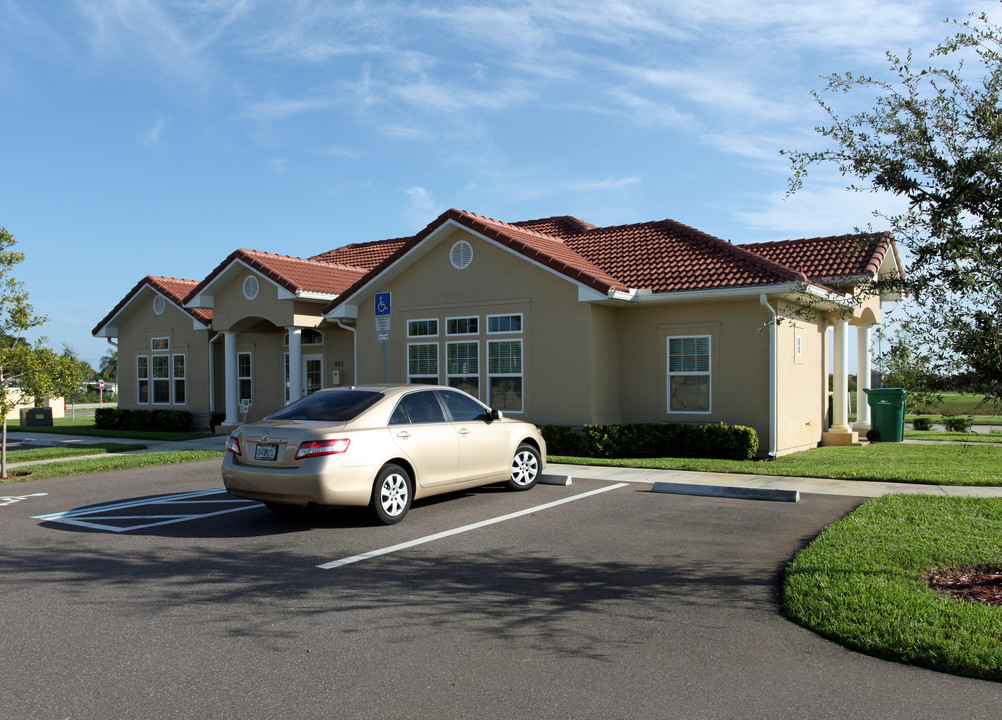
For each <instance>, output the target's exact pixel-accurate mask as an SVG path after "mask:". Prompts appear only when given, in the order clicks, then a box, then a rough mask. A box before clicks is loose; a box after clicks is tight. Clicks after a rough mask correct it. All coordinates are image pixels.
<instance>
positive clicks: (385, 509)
mask: <svg viewBox="0 0 1002 720" xmlns="http://www.w3.org/2000/svg"><path fill="white" fill-rule="evenodd" d="M413 497H414V484H413V482H411V476H410V475H409V474H408V473H407V471H406V470H404V469H403V468H402V467H400V466H399V465H384V466H383V469H382V470H380V471H379V474H378V475H377V476H376V481H375V482H374V483H373V484H372V500H371V502H370V505H369V507H370V509H371V510H372V514H373V516H374V517H375V518H376V520H378V521H379V522H380V523H382V524H383V525H393V524H395V523H398V522H400V521H401V520H403V519H404V515H406V514H407V511H408V510H410V507H411V500H412V499H413Z"/></svg>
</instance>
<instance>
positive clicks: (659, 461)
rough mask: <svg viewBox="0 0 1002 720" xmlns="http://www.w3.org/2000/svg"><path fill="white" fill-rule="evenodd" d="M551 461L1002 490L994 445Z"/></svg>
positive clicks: (1001, 456)
mask: <svg viewBox="0 0 1002 720" xmlns="http://www.w3.org/2000/svg"><path fill="white" fill-rule="evenodd" d="M549 461H550V462H554V463H567V464H571V465H604V466H612V467H636V468H647V469H662V470H694V471H701V472H722V473H742V474H748V475H781V476H784V477H817V478H835V479H839V480H877V481H885V482H910V483H920V484H927V485H992V486H996V485H997V486H1002V447H999V446H995V445H984V444H980V445H959V444H950V443H944V444H935V445H913V444H910V443H874V444H872V445H863V446H861V447H824V448H817V449H815V450H807V451H805V452H801V453H795V454H793V455H786V456H783V457H781V458H778V459H776V460H773V461H770V462H753V461H748V460H746V461H740V460H702V459H687V458H650V459H647V458H645V459H629V458H627V459H615V460H600V459H596V458H575V457H566V456H559V455H555V456H551V457H550V458H549Z"/></svg>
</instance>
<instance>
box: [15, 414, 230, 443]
mask: <svg viewBox="0 0 1002 720" xmlns="http://www.w3.org/2000/svg"><path fill="white" fill-rule="evenodd" d="M7 431H8V432H27V433H55V434H64V435H89V436H91V437H110V438H127V439H132V440H167V441H170V442H181V441H183V440H198V439H200V438H207V437H214V435H213V434H212V433H205V432H169V433H168V432H147V431H144V430H99V429H97V428H96V427H94V417H93V416H90V417H78V418H68V417H65V418H55V419H53V421H52V425H51V426H50V425H42V426H37V425H19V424H17V423H10V422H8V423H7Z"/></svg>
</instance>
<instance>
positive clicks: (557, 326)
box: [356, 229, 618, 423]
mask: <svg viewBox="0 0 1002 720" xmlns="http://www.w3.org/2000/svg"><path fill="white" fill-rule="evenodd" d="M459 239H465V240H467V241H468V242H470V244H471V246H472V247H473V260H472V262H471V264H470V266H469V267H467V268H465V269H463V270H458V269H456V268H455V267H453V266H452V264H451V262H450V259H449V253H450V250H451V248H452V245H453V244H454V243H455V242H456V241H457V240H459ZM376 292H390V293H391V294H392V313H391V315H390V323H391V326H390V327H391V329H390V332H389V339H388V340H387V341H386V380H387V381H388V382H406V380H407V377H408V376H407V352H408V350H407V346H408V344H409V342H428V343H437V344H438V358H439V363H438V365H439V382H442V383H445V382H446V380H447V377H446V372H445V369H446V349H445V347H446V343H448V342H451V341H463V340H468V341H472V340H476V341H477V342H478V343H479V347H480V357H479V359H480V363H479V364H480V370H479V374H480V399H481V400H483V401H484V402H489V399H488V394H487V393H488V373H487V343H488V342H490V341H492V340H505V339H519V340H521V341H522V358H523V407H522V408H521V410H507V411H506V412H507V413H508V414H511V415H513V416H519V417H524V418H526V419H528V420H531V421H533V422H537V423H563V422H578V421H580V418H582V417H591V415H592V413H593V412H594V407H593V403H594V402H595V393H594V392H593V387H592V386H593V382H601V383H604V384H606V385H607V384H608V383H610V382H611V383H613V387H616V385H615V383H616V381H617V380H618V378H611V377H609V372H610V371H611V370H614V369H615V366H616V363H617V358H616V357H615V355H614V354H613V353H611V352H610V351H608V350H601V351H599V352H596V351H595V348H596V347H597V343H596V342H595V341H594V338H593V336H594V334H595V333H596V331H597V330H596V323H597V325H598V330H600V331H602V332H606V330H603V328H607V327H608V326H611V325H612V324H613V322H614V319H613V316H612V315H611V314H610V313H609V312H608V311H606V310H604V309H600V312H599V315H600V316H601V318H602V319H601V320H596V321H594V322H593V313H594V310H595V309H594V308H593V307H592V306H591V305H589V304H587V303H581V302H579V301H578V290H577V286H576V285H574V284H573V283H570V282H567V280H565V279H561V278H558V277H557V276H556V275H554V274H553V273H552V272H550V271H549V270H546V269H543V268H541V267H538V266H536V265H534V264H532V263H531V262H527V261H526V260H525V258H523V257H521V256H517V255H514V254H513V253H511V252H509V251H507V250H505V249H502V248H500V247H498V246H496V245H494V244H493V243H490V242H489V241H486V240H483V239H481V238H479V237H477V236H475V235H473V234H471V233H467V232H465V231H463V230H459V229H457V230H455V231H454V232H453V233H452V234H451V235H450V236H448V237H446V238H444V239H443V240H442V241H441V242H439V243H438V244H436V245H435V247H433V248H431V249H430V250H429V251H428V252H427V253H426V254H425V255H423V256H422V257H421V258H419V259H417V260H416V261H415V262H414V263H413V265H411V266H409V267H408V268H407V271H406V272H405V273H403V274H401V275H398V276H397V277H395V278H393V279H391V280H387V281H386V282H385V283H384V284H382V285H380V286H379V287H378V288H376ZM504 314H518V315H521V316H522V332H520V333H505V334H491V333H489V332H488V330H487V318H488V316H490V315H504ZM471 316H476V317H477V318H478V319H479V332H478V333H477V335H476V336H461V337H451V336H447V335H446V332H445V325H444V324H445V320H446V319H447V318H451V317H471ZM425 319H437V320H438V321H439V333H438V335H437V336H436V337H428V338H410V339H409V338H408V337H407V322H408V321H409V320H425ZM356 327H357V338H358V363H359V367H358V382H359V383H373V382H382V380H383V360H382V350H383V343H382V342H380V341H379V340H378V339H377V333H376V321H375V313H374V306H373V297H371V296H370V297H368V298H366V299H365V300H364V301H363V302H361V303H360V305H359V312H358V319H357V323H356ZM603 394H604V398H605V399H604V400H602V401H601V403H600V404H601V405H602V406H603V408H604V411H605V412H610V411H609V410H608V406H610V405H613V404H614V403H613V402H612V398H614V397H616V396H618V387H616V389H615V392H613V391H611V390H608V389H607V390H604V391H603Z"/></svg>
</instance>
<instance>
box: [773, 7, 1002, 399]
mask: <svg viewBox="0 0 1002 720" xmlns="http://www.w3.org/2000/svg"><path fill="white" fill-rule="evenodd" d="M949 22H950V23H952V24H953V25H955V26H956V27H957V28H958V29H957V31H956V33H955V34H954V35H952V36H951V37H948V38H947V39H946V40H945V41H944V42H942V43H941V44H940V45H938V46H937V47H936V49H935V50H934V51H933V52H932V53H931V54H930V56H929V57H930V59H931V60H932V61H933V63H937V62H938V63H940V64H939V65H936V64H933V65H930V66H929V67H923V68H920V69H915V68H913V66H912V55H911V53H910V52H909V53H908V55H907V56H906V57H905V59H904V60H902V59H901V58H899V57H898V56H896V55H894V54H892V53H887V60H888V62H889V64H890V69H891V71H892V72H893V74H894V75H895V76H896V79H895V80H894V81H884V80H877V79H873V78H870V77H867V76H864V75H856V74H853V73H845V74H842V75H828V76H825V79H826V80H827V81H828V85H827V87H826V88H825V89H824V90H823V91H822V92H821V93H819V92H815V93H814V97H815V99H816V100H817V101H818V103H819V104H820V106H821V107H822V108H823V109H824V110H825V112H826V113H827V115H828V117H829V118H830V120H831V124H829V125H825V126H821V127H818V128H816V130H817V131H818V132H819V133H820V134H821V135H822V136H823V137H824V138H826V139H827V144H828V147H827V148H826V149H824V150H821V151H817V152H809V151H792V152H791V151H783V153H784V154H785V155H788V156H789V157H790V160H791V163H792V174H791V177H790V192H791V193H793V192H796V191H797V190H798V189H799V188H800V187H802V185H803V183H804V180H805V178H806V177H807V172H808V169H809V168H810V167H811V166H819V165H823V166H834V167H835V168H836V169H837V170H838V171H839V172H841V174H842V175H843V176H850V177H853V178H857V179H859V180H861V181H862V183H861V184H859V185H857V184H855V182H852V183H851V184H850V185H849V186H848V187H849V189H851V190H855V191H858V192H886V193H891V194H892V195H895V196H898V197H901V198H903V199H905V200H906V201H907V208H906V209H905V210H904V211H903V212H901V213H898V214H890V213H883V212H880V211H876V212H874V216H875V217H878V218H881V219H882V220H883V221H884V222H886V223H887V224H888V225H889V226H890V229H891V231H892V233H893V234H894V237H895V238H896V240H897V242H898V243H899V244H900V245H902V246H903V247H904V248H906V250H907V251H908V252H909V254H910V260H909V268H908V272H907V278H906V279H905V281H904V288H903V289H904V290H906V291H907V292H908V294H909V296H910V298H911V300H912V301H913V303H911V304H910V305H911V310H910V311H907V312H908V314H907V315H906V317H905V319H904V320H903V326H904V328H905V330H906V332H907V334H909V335H911V336H914V337H915V338H916V342H917V343H919V346H920V347H921V348H922V352H923V354H925V355H927V356H928V358H929V361H930V367H929V368H928V369H929V371H930V374H931V375H933V376H935V375H939V376H946V375H950V376H955V375H958V374H965V375H966V377H967V378H968V381H969V383H970V384H971V385H972V389H973V388H974V387H977V388H978V389H980V390H981V391H982V392H985V394H986V395H988V396H989V397H990V398H991V399H992V400H994V401H995V402H1002V320H1000V318H1002V273H1000V272H999V267H1000V266H1002V212H1000V208H1002V104H1000V93H1002V28H1000V27H999V26H998V25H995V24H993V23H992V22H990V20H989V18H988V16H987V14H984V13H982V14H981V15H972V16H970V17H969V18H968V19H967V20H966V21H964V22H959V23H958V22H956V21H949ZM870 92H873V93H875V94H876V101H875V104H874V107H873V109H872V110H867V111H863V112H858V113H855V114H849V115H847V116H845V117H840V116H839V114H838V113H837V112H836V111H835V109H834V108H833V106H832V105H831V104H829V103H828V102H827V101H826V100H825V99H824V98H823V97H822V94H823V93H834V94H850V93H851V94H852V95H853V98H855V97H857V96H858V95H860V94H866V93H870ZM875 289H879V288H875Z"/></svg>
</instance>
